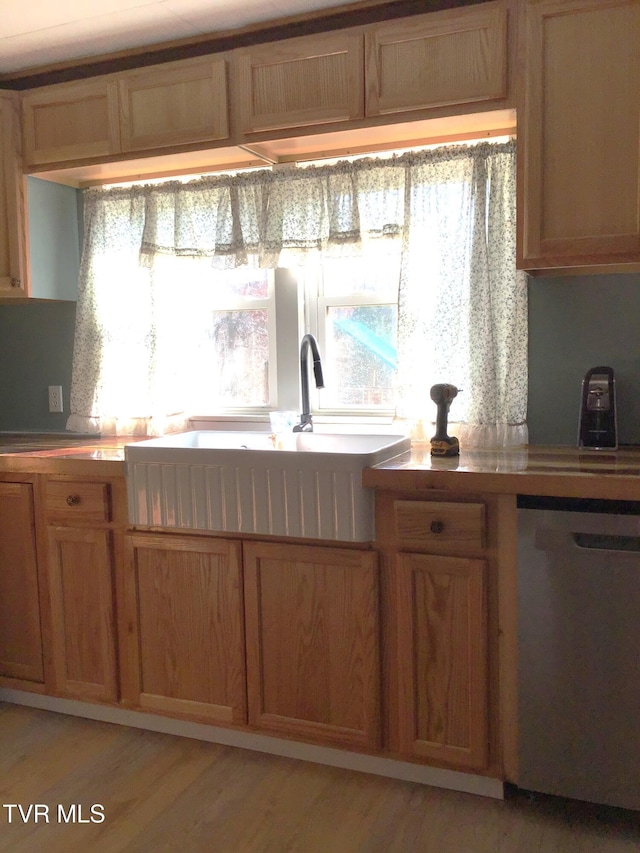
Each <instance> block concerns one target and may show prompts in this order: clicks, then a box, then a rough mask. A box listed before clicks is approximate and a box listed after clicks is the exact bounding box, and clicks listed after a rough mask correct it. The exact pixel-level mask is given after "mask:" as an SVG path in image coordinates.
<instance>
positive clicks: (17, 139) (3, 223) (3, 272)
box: [0, 93, 28, 300]
mask: <svg viewBox="0 0 640 853" xmlns="http://www.w3.org/2000/svg"><path fill="white" fill-rule="evenodd" d="M25 197H26V184H25V178H24V175H23V174H22V140H21V133H20V100H19V96H18V95H16V94H9V93H3V94H0V300H1V299H5V298H15V297H23V296H27V295H28V288H27V227H26V218H25Z"/></svg>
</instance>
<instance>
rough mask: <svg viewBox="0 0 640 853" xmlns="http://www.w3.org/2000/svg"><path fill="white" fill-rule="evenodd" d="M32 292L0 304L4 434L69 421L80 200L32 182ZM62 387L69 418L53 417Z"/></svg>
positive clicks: (50, 428)
mask: <svg viewBox="0 0 640 853" xmlns="http://www.w3.org/2000/svg"><path fill="white" fill-rule="evenodd" d="M27 193H28V203H29V251H30V267H31V282H32V292H33V293H34V294H35V295H36V296H38V297H39V298H40V299H56V300H66V301H56V302H48V301H39V300H38V299H35V300H33V301H31V302H29V303H25V304H6V303H2V304H0V365H1V368H0V431H13V430H16V431H23V430H24V431H41V430H44V431H47V432H63V431H64V429H65V426H66V422H67V417H68V413H69V389H70V386H71V362H72V358H73V333H74V324H75V314H76V303H75V299H76V298H77V293H78V270H79V267H80V242H81V231H80V227H81V226H80V223H81V220H82V216H81V193H80V192H79V191H77V190H74V189H72V188H70V187H65V186H61V185H60V184H55V183H52V182H51V181H43V180H40V179H38V178H31V177H30V178H28V179H27ZM49 385H62V388H63V406H64V412H62V413H50V412H49V400H48V386H49Z"/></svg>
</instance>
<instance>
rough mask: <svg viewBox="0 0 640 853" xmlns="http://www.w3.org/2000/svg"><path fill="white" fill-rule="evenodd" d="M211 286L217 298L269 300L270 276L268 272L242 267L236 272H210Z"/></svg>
mask: <svg viewBox="0 0 640 853" xmlns="http://www.w3.org/2000/svg"><path fill="white" fill-rule="evenodd" d="M210 279H211V284H210V286H211V287H212V288H213V292H214V294H215V296H216V297H217V298H227V299H234V298H238V297H242V298H244V299H267V298H268V296H269V276H268V271H267V270H260V269H250V268H247V267H240V268H239V269H235V270H224V271H223V270H213V271H210Z"/></svg>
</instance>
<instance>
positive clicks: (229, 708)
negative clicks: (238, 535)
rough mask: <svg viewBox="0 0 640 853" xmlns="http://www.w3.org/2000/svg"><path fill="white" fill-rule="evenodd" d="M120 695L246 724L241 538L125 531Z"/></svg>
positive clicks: (149, 705) (147, 705) (151, 706)
mask: <svg viewBox="0 0 640 853" xmlns="http://www.w3.org/2000/svg"><path fill="white" fill-rule="evenodd" d="M127 551H128V565H127V592H126V597H127V601H126V622H127V625H128V632H129V633H128V636H127V637H125V638H124V642H125V643H126V645H127V648H126V649H125V655H124V658H125V660H126V661H127V663H126V667H127V671H126V672H125V673H123V698H124V699H125V700H126V701H128V702H130V703H131V704H133V705H136V706H139V707H142V708H143V709H145V710H149V711H160V712H163V713H169V714H173V715H176V716H183V717H190V718H193V719H200V720H203V721H208V722H216V721H217V722H222V723H246V686H245V667H244V620H243V612H242V566H241V559H242V552H241V546H240V543H239V542H236V541H234V540H227V539H215V538H212V537H200V536H197V537H196V536H173V535H167V534H164V535H163V534H147V533H135V534H132V535H131V536H129V537H128V545H127Z"/></svg>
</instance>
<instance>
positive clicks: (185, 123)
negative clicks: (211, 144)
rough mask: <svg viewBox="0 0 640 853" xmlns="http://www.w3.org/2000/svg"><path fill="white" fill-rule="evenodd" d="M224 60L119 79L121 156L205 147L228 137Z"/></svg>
mask: <svg viewBox="0 0 640 853" xmlns="http://www.w3.org/2000/svg"><path fill="white" fill-rule="evenodd" d="M226 66H227V63H226V60H225V59H224V58H214V59H206V60H198V61H196V62H178V63H172V64H170V65H168V66H165V67H162V66H158V67H155V68H150V69H144V70H142V71H138V72H135V73H131V74H125V75H123V76H122V77H121V78H120V79H119V82H118V85H119V90H120V91H119V94H120V138H121V145H122V151H142V150H145V149H151V148H158V147H161V146H167V145H180V144H182V143H197V142H206V141H209V140H214V139H226V138H227V137H228V136H229V118H228V109H227V67H226Z"/></svg>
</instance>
